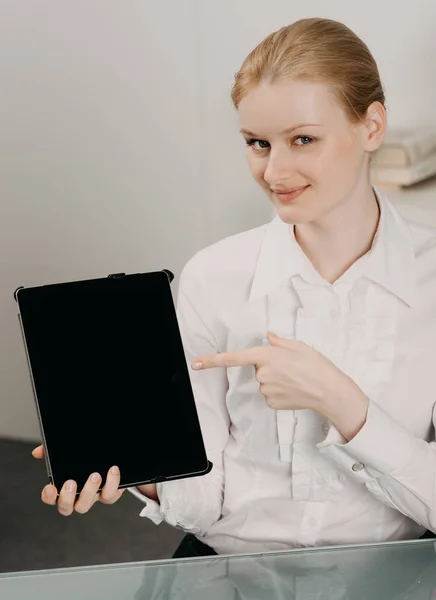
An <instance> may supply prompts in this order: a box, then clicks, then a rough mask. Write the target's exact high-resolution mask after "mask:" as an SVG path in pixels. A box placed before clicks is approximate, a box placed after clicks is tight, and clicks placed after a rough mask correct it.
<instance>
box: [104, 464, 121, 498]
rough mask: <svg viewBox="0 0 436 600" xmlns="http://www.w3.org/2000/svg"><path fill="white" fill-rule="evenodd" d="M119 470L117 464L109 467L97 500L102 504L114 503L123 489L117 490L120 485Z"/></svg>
mask: <svg viewBox="0 0 436 600" xmlns="http://www.w3.org/2000/svg"><path fill="white" fill-rule="evenodd" d="M120 479H121V475H120V470H119V468H118V467H117V466H113V467H112V468H111V469H109V471H108V474H107V477H106V482H105V484H104V486H103V488H102V490H101V492H100V497H99V500H100V502H102V503H103V504H114V502H116V501H117V500H118V499H119V498H120V497H121V496H122V494H123V492H124V489H122V490H119V489H118V486H119V485H120Z"/></svg>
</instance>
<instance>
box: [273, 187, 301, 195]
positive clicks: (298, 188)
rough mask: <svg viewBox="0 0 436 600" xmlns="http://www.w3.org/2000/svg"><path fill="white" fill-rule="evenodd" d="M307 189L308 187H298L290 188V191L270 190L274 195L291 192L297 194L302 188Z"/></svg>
mask: <svg viewBox="0 0 436 600" xmlns="http://www.w3.org/2000/svg"><path fill="white" fill-rule="evenodd" d="M307 187H309V186H308V185H300V187H295V188H291V189H290V190H274V189H273V190H272V191H273V192H274V193H275V194H292V193H293V192H299V191H300V190H303V189H304V188H307Z"/></svg>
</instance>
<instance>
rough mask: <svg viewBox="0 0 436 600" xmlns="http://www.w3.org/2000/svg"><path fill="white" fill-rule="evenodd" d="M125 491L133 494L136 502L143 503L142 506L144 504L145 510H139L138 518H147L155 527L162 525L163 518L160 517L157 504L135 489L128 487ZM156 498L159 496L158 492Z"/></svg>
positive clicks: (160, 512) (159, 507)
mask: <svg viewBox="0 0 436 600" xmlns="http://www.w3.org/2000/svg"><path fill="white" fill-rule="evenodd" d="M127 490H128V491H129V492H130V493H131V494H133V496H135V497H136V498H138V500H140V501H141V502H144V504H145V508H143V509H142V510H141V512H140V513H139V516H140V517H147V518H148V519H150V520H151V521H153V523H154V524H155V525H159V524H160V523H162V521H163V520H164V518H163V515H162V511H161V506H160V504H159V503H158V502H156V501H155V500H152V499H151V498H148V497H147V496H145V495H144V494H143V493H142V492H140V491H139V490H138V488H137V487H129V488H127ZM158 496H159V491H158Z"/></svg>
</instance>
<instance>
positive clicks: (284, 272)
mask: <svg viewBox="0 0 436 600" xmlns="http://www.w3.org/2000/svg"><path fill="white" fill-rule="evenodd" d="M373 189H374V192H375V194H376V197H377V200H378V202H379V206H380V220H379V225H378V229H377V232H376V235H375V237H374V241H373V244H372V247H371V250H370V251H369V252H368V253H367V254H365V255H364V256H363V257H362V258H360V259H359V260H358V261H356V262H355V263H354V265H352V266H351V267H350V269H348V271H347V272H346V273H344V275H343V276H342V277H341V278H340V279H343V280H344V281H345V280H347V279H348V278H349V277H350V276H351V275H352V274H353V276H356V274H358V275H359V276H365V277H367V278H368V279H371V280H372V281H374V282H375V283H378V284H379V285H381V286H383V287H384V288H385V289H387V290H388V291H390V292H392V293H393V294H395V295H396V296H397V297H398V298H400V299H401V300H403V301H404V302H406V304H408V305H409V306H412V305H413V301H414V293H415V252H414V249H413V241H412V238H411V233H410V230H409V228H408V226H407V224H406V223H405V222H404V221H403V219H402V217H401V216H400V215H399V214H398V212H397V211H396V210H395V208H394V207H393V205H392V204H391V203H390V202H389V200H388V199H387V198H386V196H385V195H384V194H382V193H381V192H380V190H379V189H378V188H376V187H373ZM310 268H311V269H312V272H313V271H314V269H313V267H312V265H311V263H310V261H309V259H308V258H307V257H306V255H305V254H304V252H303V251H302V250H301V248H300V246H299V245H298V243H297V241H296V240H295V236H294V228H293V226H292V225H289V224H287V223H284V222H283V221H282V220H281V219H280V217H279V216H278V215H277V216H276V217H275V218H274V219H273V220H272V221H271V222H270V223H269V224H268V225H267V228H266V231H265V235H264V238H263V241H262V245H261V248H260V252H259V256H258V260H257V264H256V268H255V273H254V278H253V283H252V287H251V293H250V301H252V300H255V299H256V298H259V297H261V296H265V295H268V294H269V293H270V292H272V291H273V290H274V289H275V288H277V287H278V286H280V285H281V284H283V283H285V281H287V280H290V279H291V278H292V277H293V276H294V275H301V276H303V277H304V276H305V275H306V276H307V275H308V274H309V273H310ZM315 273H316V272H315ZM317 275H319V274H317ZM312 276H313V275H312ZM319 280H320V281H321V280H322V278H321V277H320V276H319Z"/></svg>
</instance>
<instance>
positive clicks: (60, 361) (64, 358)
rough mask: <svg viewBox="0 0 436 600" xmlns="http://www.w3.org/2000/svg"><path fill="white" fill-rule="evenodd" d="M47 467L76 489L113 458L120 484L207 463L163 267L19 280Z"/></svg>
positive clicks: (192, 470)
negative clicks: (66, 279)
mask: <svg viewBox="0 0 436 600" xmlns="http://www.w3.org/2000/svg"><path fill="white" fill-rule="evenodd" d="M17 300H18V304H19V309H20V316H21V321H22V328H23V333H24V337H25V342H26V345H27V353H28V358H29V363H30V368H31V372H32V376H33V383H34V390H35V395H36V399H37V406H38V410H39V417H40V422H41V424H42V428H43V434H44V438H45V447H46V451H47V454H48V461H49V464H50V469H51V475H52V478H53V483H54V485H55V486H56V487H57V488H58V491H59V490H60V488H61V486H62V485H63V484H64V482H65V481H66V480H67V479H73V480H75V481H76V482H77V483H78V490H80V489H81V488H82V487H83V485H84V483H85V482H86V480H87V479H88V477H89V475H90V474H91V473H93V472H95V471H97V472H99V473H100V475H101V476H102V477H103V484H104V480H105V478H106V474H107V471H108V470H109V468H110V467H111V466H113V465H118V466H119V468H120V471H121V484H120V486H121V487H127V486H130V485H137V484H140V483H146V482H148V481H151V480H156V478H159V480H162V479H164V478H179V477H184V476H190V475H193V474H197V475H200V474H202V473H203V472H205V471H207V469H208V462H207V458H206V455H205V451H204V445H203V439H202V435H201V430H200V426H199V421H198V417H197V412H196V407H195V402H194V397H193V394H192V387H191V383H190V379H189V371H188V365H187V364H186V358H185V354H184V350H183V346H182V341H181V338H180V332H179V328H178V323H177V318H176V312H175V308H174V303H173V299H172V295H171V288H170V282H169V279H168V275H167V274H166V273H165V272H163V271H158V272H153V273H144V274H137V275H127V276H124V277H120V278H111V277H110V278H103V279H94V280H88V281H79V282H71V283H62V284H55V285H48V286H41V287H34V288H25V289H21V290H19V292H18V294H17Z"/></svg>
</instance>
